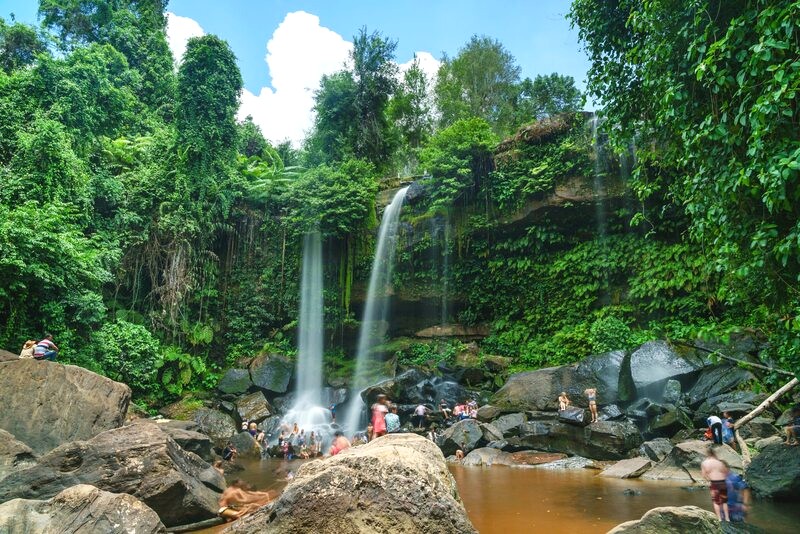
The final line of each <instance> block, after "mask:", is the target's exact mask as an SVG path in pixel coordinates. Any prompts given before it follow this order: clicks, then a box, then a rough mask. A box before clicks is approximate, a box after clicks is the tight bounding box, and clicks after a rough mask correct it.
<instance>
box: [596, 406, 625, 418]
mask: <svg viewBox="0 0 800 534" xmlns="http://www.w3.org/2000/svg"><path fill="white" fill-rule="evenodd" d="M623 417H625V414H624V413H622V410H620V409H619V406H617V405H616V404H609V405H608V406H603V407H602V408H600V410H598V413H597V418H598V419H599V420H600V421H614V420H617V419H622V418H623Z"/></svg>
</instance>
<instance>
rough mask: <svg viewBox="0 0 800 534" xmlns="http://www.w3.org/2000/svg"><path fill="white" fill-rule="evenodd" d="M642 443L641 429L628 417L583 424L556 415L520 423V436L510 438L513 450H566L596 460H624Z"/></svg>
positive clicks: (509, 442)
mask: <svg viewBox="0 0 800 534" xmlns="http://www.w3.org/2000/svg"><path fill="white" fill-rule="evenodd" d="M553 415H555V414H553ZM641 443H642V438H641V436H640V434H639V430H638V428H637V427H636V425H635V424H633V423H632V422H631V421H629V420H622V421H600V422H597V423H592V424H590V425H588V426H585V427H581V426H576V425H572V424H566V423H562V422H561V421H558V420H557V419H556V418H555V417H553V418H552V419H549V420H529V421H528V422H527V423H523V424H522V425H521V426H520V429H519V437H510V438H508V444H509V448H512V449H517V450H519V449H537V450H542V451H549V452H563V453H566V454H574V455H578V456H584V457H587V458H593V459H596V460H621V459H623V458H626V457H627V456H628V454H629V452H630V451H631V450H632V449H636V448H638V447H639V445H641Z"/></svg>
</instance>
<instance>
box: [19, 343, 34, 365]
mask: <svg viewBox="0 0 800 534" xmlns="http://www.w3.org/2000/svg"><path fill="white" fill-rule="evenodd" d="M34 350H36V341H35V340H33V339H29V340H28V341H26V342H25V344H24V345H22V351H21V352H20V353H19V357H20V359H21V360H27V359H31V358H33V352H34Z"/></svg>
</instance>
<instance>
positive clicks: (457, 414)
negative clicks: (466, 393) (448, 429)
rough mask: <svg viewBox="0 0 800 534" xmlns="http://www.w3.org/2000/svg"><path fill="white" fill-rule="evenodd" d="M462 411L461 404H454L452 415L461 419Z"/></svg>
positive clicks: (462, 406)
mask: <svg viewBox="0 0 800 534" xmlns="http://www.w3.org/2000/svg"><path fill="white" fill-rule="evenodd" d="M463 413H464V405H463V404H456V405H455V407H453V417H455V418H456V420H458V421H460V420H461V419H462V417H461V415H462V414H463Z"/></svg>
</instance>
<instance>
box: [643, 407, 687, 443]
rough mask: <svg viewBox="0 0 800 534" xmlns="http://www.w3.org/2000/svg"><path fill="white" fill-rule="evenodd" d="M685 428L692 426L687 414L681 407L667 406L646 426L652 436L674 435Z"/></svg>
mask: <svg viewBox="0 0 800 534" xmlns="http://www.w3.org/2000/svg"><path fill="white" fill-rule="evenodd" d="M685 428H694V425H692V420H691V418H690V417H689V415H688V414H687V413H686V412H685V411H684V410H683V409H682V408H668V411H667V412H665V413H663V414H660V415H657V416H655V417H654V418H653V419H652V420H651V421H650V426H649V427H648V429H649V431H650V433H651V434H652V435H654V436H662V437H665V436H674V435H675V434H676V433H677V432H678V431H680V430H683V429H685Z"/></svg>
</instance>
